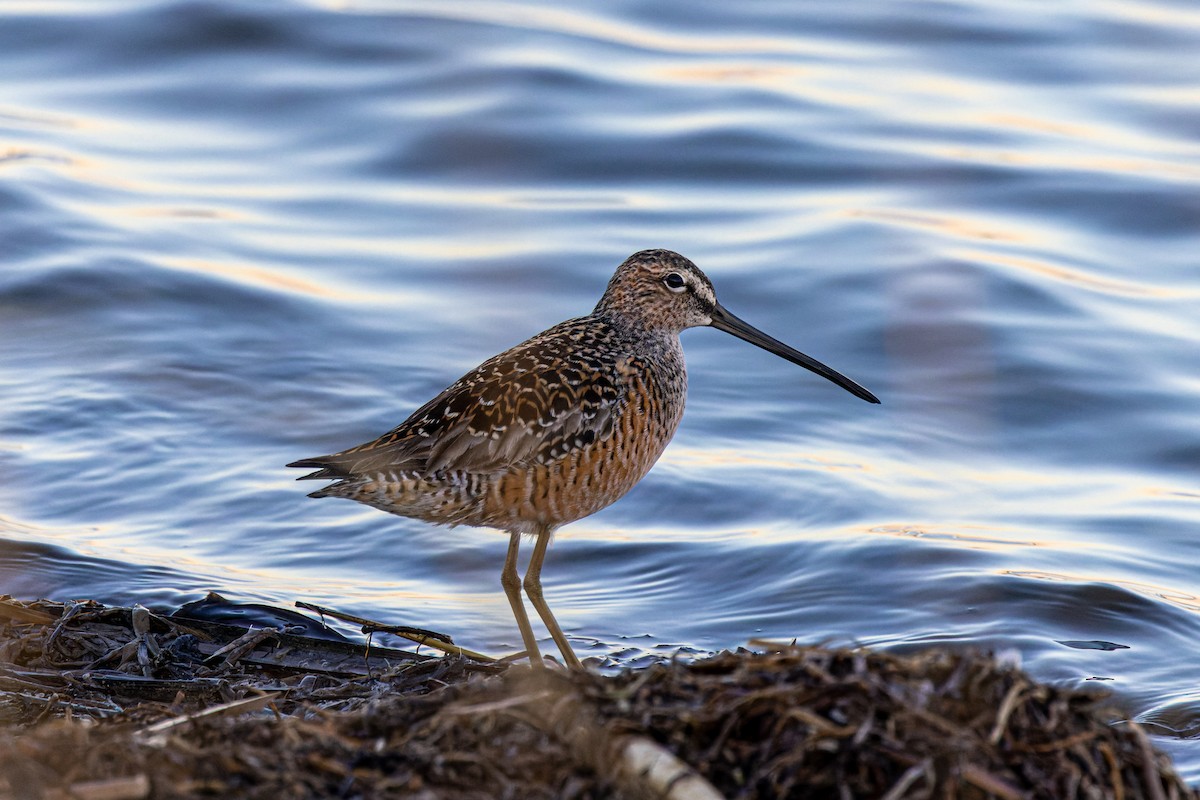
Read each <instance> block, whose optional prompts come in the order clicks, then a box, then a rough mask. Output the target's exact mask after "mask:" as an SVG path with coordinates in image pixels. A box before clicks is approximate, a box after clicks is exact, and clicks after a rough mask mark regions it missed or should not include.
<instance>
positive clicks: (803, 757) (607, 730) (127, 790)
mask: <svg viewBox="0 0 1200 800" xmlns="http://www.w3.org/2000/svg"><path fill="white" fill-rule="evenodd" d="M139 609H140V607H135V608H133V609H130V608H105V607H103V606H99V605H97V604H69V605H62V604H54V603H48V602H44V601H43V602H38V603H18V602H15V601H11V600H9V601H0V722H3V723H4V724H3V727H0V798H22V799H23V798H46V799H47V800H49V799H51V798H81V799H82V800H101V798H104V799H105V800H122V798H126V799H133V798H143V797H164V798H199V797H236V798H271V800H278V798H293V797H295V798H305V797H314V798H323V797H340V798H376V797H379V798H383V797H417V798H428V799H429V800H432V799H433V798H442V797H453V798H506V797H511V798H620V797H654V796H658V797H671V798H700V797H706V798H711V797H718V796H722V797H728V798H786V797H797V798H799V797H803V798H837V799H838V800H841V798H850V797H876V798H885V799H886V800H897V799H898V798H966V799H967V800H971V799H972V798H981V799H982V798H1000V799H1001V800H1016V799H1017V798H1055V799H1056V800H1057V799H1058V798H1063V799H1066V798H1116V799H1117V800H1140V799H1141V798H1145V799H1146V800H1167V799H1168V798H1171V799H1174V798H1180V799H1183V798H1188V799H1190V800H1195V799H1196V798H1197V795H1196V793H1195V792H1194V791H1193V790H1192V789H1190V788H1189V787H1187V786H1186V785H1185V784H1183V783H1182V782H1181V781H1180V780H1179V779H1178V778H1177V777H1176V776H1175V774H1174V773H1173V771H1172V770H1171V767H1170V765H1169V763H1168V761H1167V759H1166V757H1165V756H1163V755H1161V754H1159V753H1157V752H1156V751H1154V749H1153V748H1152V746H1151V743H1150V741H1149V740H1148V738H1147V736H1146V734H1145V733H1144V732H1143V731H1142V730H1141V729H1140V728H1139V727H1138V726H1137V725H1136V724H1134V723H1132V722H1121V721H1120V719H1121V718H1120V715H1119V714H1117V713H1116V712H1114V711H1111V710H1106V708H1105V701H1104V700H1103V698H1100V697H1098V696H1097V695H1092V694H1083V693H1079V692H1075V691H1069V690H1064V689H1058V688H1054V687H1049V686H1045V685H1040V684H1038V683H1036V682H1034V681H1033V680H1031V679H1030V678H1029V677H1027V676H1026V675H1024V674H1023V673H1022V672H1020V671H1019V670H1017V669H1013V668H1009V667H1004V666H1000V665H997V664H996V663H995V662H994V661H993V660H992V659H991V658H989V657H986V656H983V655H979V654H972V653H952V652H946V651H930V652H928V653H925V654H922V655H917V656H908V657H897V656H891V655H886V654H879V653H872V652H868V651H862V650H827V649H821V648H815V647H785V648H781V649H777V650H776V651H775V652H765V653H757V654H755V653H749V652H739V653H736V654H734V653H723V654H720V655H718V656H716V657H713V658H710V659H707V660H704V661H699V662H695V663H690V664H684V663H671V664H662V665H658V666H654V667H650V668H647V669H642V670H637V671H627V672H623V673H621V674H619V675H616V676H612V677H606V676H602V675H598V674H595V673H592V672H585V671H559V670H551V671H540V672H535V671H532V670H530V669H528V668H526V667H523V666H513V667H508V668H505V667H504V666H503V665H498V664H486V663H480V662H478V661H475V660H471V659H468V658H463V657H459V656H452V657H436V658H434V657H424V656H414V655H412V654H409V653H404V652H402V651H394V650H381V649H380V648H372V650H371V651H370V652H369V653H367V652H366V651H364V649H363V647H362V645H357V644H352V643H341V642H328V641H323V640H320V639H316V638H313V637H310V636H307V635H304V634H301V633H296V632H292V633H288V632H286V631H267V632H266V633H264V632H263V631H261V630H260V631H253V630H246V629H244V628H242V629H239V628H238V627H237V626H233V625H212V624H210V623H201V622H198V621H192V620H185V619H176V618H173V617H164V616H160V615H157V614H152V613H150V612H148V611H146V610H145V609H140V610H139Z"/></svg>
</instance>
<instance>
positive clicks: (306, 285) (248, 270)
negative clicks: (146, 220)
mask: <svg viewBox="0 0 1200 800" xmlns="http://www.w3.org/2000/svg"><path fill="white" fill-rule="evenodd" d="M156 263H157V264H160V265H161V266H165V267H169V268H171V269H177V270H180V271H183V272H192V273H198V274H201V275H209V276H215V277H218V278H224V279H226V280H232V281H233V282H234V283H238V284H242V285H245V286H258V287H263V288H267V289H272V290H279V291H283V292H287V293H289V294H302V295H308V296H311V297H319V298H324V299H330V300H348V301H357V302H375V301H377V300H378V299H379V298H378V296H377V295H372V294H370V293H368V292H351V291H346V290H345V289H341V288H338V289H335V288H333V287H331V286H328V285H326V284H321V283H315V282H313V281H307V280H304V279H303V278H297V277H295V276H294V275H284V274H281V273H279V272H273V271H271V270H269V269H264V268H262V267H253V266H250V265H249V264H233V263H228V264H223V263H220V262H217V261H207V260H202V259H198V258H176V257H169V256H162V257H160V258H159V259H158V260H157V261H156Z"/></svg>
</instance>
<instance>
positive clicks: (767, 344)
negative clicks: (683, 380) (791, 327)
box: [712, 305, 879, 403]
mask: <svg viewBox="0 0 1200 800" xmlns="http://www.w3.org/2000/svg"><path fill="white" fill-rule="evenodd" d="M712 326H713V327H714V328H716V329H717V330H719V331H725V332H726V333H731V334H733V335H734V336H736V337H738V338H739V339H741V340H742V341H744V342H749V343H750V344H752V345H756V346H758V347H761V348H762V349H763V350H766V351H767V352H768V353H774V354H775V355H777V356H779V357H780V358H786V359H787V360H788V361H790V362H792V363H793V364H799V365H800V366H802V367H804V368H805V369H807V370H812V371H813V372H815V373H817V374H818V375H820V376H821V377H822V378H825V379H826V380H829V381H833V382H834V383H836V384H837V385H838V386H840V387H842V388H843V389H845V390H846V391H847V392H850V394H852V395H854V396H856V397H861V398H862V399H863V400H866V401H867V402H868V403H878V402H879V398H878V397H876V396H875V395H873V394H871V393H870V392H868V391H867V390H866V389H865V388H863V387H862V386H859V385H858V384H857V383H855V382H854V381H852V380H850V379H849V378H847V377H846V376H845V375H843V374H842V373H840V372H838V371H837V370H834V369H830V368H829V367H827V366H825V365H824V364H822V363H821V362H820V361H817V360H816V359H815V358H810V357H808V356H806V355H804V353H801V352H800V351H799V350H793V349H792V348H791V347H788V346H787V345H786V344H784V343H783V342H781V341H779V340H778V339H775V338H773V337H771V336H767V335H766V334H765V333H763V332H762V331H760V330H759V329H758V328H756V327H754V326H753V325H751V324H750V323H749V322H746V321H745V320H743V319H740V318H739V317H736V316H734V315H733V314H731V313H729V312H728V311H726V310H725V308H724V307H722V306H720V305H718V306H716V307H715V308H714V309H713V312H712Z"/></svg>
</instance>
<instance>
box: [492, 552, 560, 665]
mask: <svg viewBox="0 0 1200 800" xmlns="http://www.w3.org/2000/svg"><path fill="white" fill-rule="evenodd" d="M520 546H521V534H519V533H514V534H512V538H510V539H509V540H508V556H507V557H506V558H505V559H504V571H503V572H501V573H500V585H501V586H503V587H504V594H505V595H507V596H508V604H509V605H510V606H512V612H513V616H514V617H516V618H517V627H518V628H520V629H521V640H522V641H524V642H525V655H527V656H529V665H530V666H532V667H533V668H534V669H545V667H546V665H545V664H543V663H542V652H541V651H540V650H538V646H537V639H535V638H533V628H532V627H530V625H529V615H528V614H526V613H525V603H523V602H522V601H521V579H520V578H519V577H518V576H517V550H518V549H519V548H520ZM556 641H557V640H556Z"/></svg>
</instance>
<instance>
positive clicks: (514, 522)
mask: <svg viewBox="0 0 1200 800" xmlns="http://www.w3.org/2000/svg"><path fill="white" fill-rule="evenodd" d="M614 365H615V375H616V376H617V380H616V386H617V389H618V392H617V395H618V396H617V398H616V400H615V402H614V403H613V404H612V413H611V424H610V427H609V429H608V430H607V432H606V435H603V436H597V437H596V438H595V439H594V440H593V441H591V442H590V443H587V444H586V445H584V446H582V447H578V448H574V449H572V450H570V451H569V452H567V453H566V454H564V455H562V456H560V457H558V458H554V459H549V460H546V461H544V462H542V463H535V464H531V465H526V466H515V467H513V468H510V469H508V470H506V471H504V472H503V473H502V474H499V475H497V476H495V478H494V479H493V480H492V481H490V484H491V486H490V489H489V491H488V492H487V496H486V499H485V503H484V506H485V508H484V516H485V517H486V518H487V520H488V521H487V522H486V523H484V524H489V525H494V526H496V527H502V528H507V529H512V528H514V527H524V526H526V525H549V526H551V527H554V526H558V525H563V524H566V523H568V522H572V521H574V520H577V519H581V518H582V517H586V516H588V515H589V514H593V513H595V512H597V511H599V510H600V509H602V508H604V507H606V506H608V505H610V504H612V503H613V502H615V501H617V500H618V499H620V498H621V497H623V496H624V495H625V494H626V493H627V492H628V491H629V490H630V489H632V488H633V487H634V486H635V485H636V484H637V482H638V481H640V480H641V479H642V478H643V477H644V476H645V475H646V473H647V472H649V471H650V468H651V467H653V466H654V463H655V462H656V461H658V458H659V456H661V455H662V453H663V450H664V449H666V446H667V444H668V443H669V442H670V441H671V438H672V437H673V436H674V435H675V431H676V429H677V428H678V427H679V422H680V420H681V419H682V417H683V409H684V403H685V399H686V395H687V374H686V371H685V368H684V363H683V356H682V351H681V350H679V348H678V347H677V346H676V347H675V348H670V347H666V348H662V349H661V350H660V351H651V352H648V353H639V352H630V353H628V354H625V355H622V356H620V357H618V358H617V359H616V360H615V362H614Z"/></svg>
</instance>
